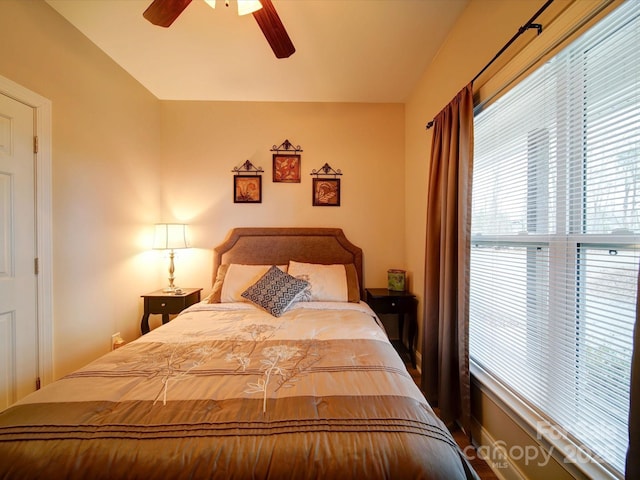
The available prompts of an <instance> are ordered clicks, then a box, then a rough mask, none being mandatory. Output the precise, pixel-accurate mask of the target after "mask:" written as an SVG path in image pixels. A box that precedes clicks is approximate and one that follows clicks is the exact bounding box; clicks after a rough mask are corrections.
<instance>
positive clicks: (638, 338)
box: [625, 271, 640, 480]
mask: <svg viewBox="0 0 640 480" xmlns="http://www.w3.org/2000/svg"><path fill="white" fill-rule="evenodd" d="M638 348H640V271H639V272H638V293H637V296H636V325H635V328H634V334H633V355H632V356H631V395H630V399H629V400H630V401H629V449H628V450H627V466H626V469H625V478H626V479H627V480H631V479H637V478H640V351H638Z"/></svg>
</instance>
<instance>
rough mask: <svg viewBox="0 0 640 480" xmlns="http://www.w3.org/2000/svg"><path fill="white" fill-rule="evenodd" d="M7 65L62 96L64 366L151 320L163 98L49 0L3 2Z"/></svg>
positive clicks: (58, 201) (0, 18) (57, 354)
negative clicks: (144, 303) (149, 249)
mask: <svg viewBox="0 0 640 480" xmlns="http://www.w3.org/2000/svg"><path fill="white" fill-rule="evenodd" d="M0 44H1V45H2V54H0V75H2V76H4V77H6V78H9V79H10V80H12V81H14V82H16V83H18V84H21V85H22V86H24V87H26V88H28V89H30V90H32V91H34V92H36V93H38V94H40V95H42V96H43V97H46V98H48V99H49V100H51V102H52V112H53V113H52V116H53V118H52V124H53V132H52V137H53V138H52V143H53V145H52V147H53V150H52V164H53V165H52V166H53V186H52V191H53V199H52V200H53V243H54V244H53V268H54V271H53V282H54V286H53V313H54V318H53V329H54V330H53V331H54V338H53V342H54V353H53V355H54V376H55V377H56V378H57V377H59V376H61V375H63V374H65V373H68V372H69V371H71V370H73V369H75V368H78V367H80V366H82V365H83V364H85V363H87V362H89V361H90V360H93V359H95V358H96V357H97V356H98V355H100V354H102V353H104V352H106V351H108V350H109V348H110V346H111V334H112V333H113V332H116V331H120V332H122V334H123V335H125V337H128V338H132V337H133V336H134V335H136V334H137V332H138V331H139V325H137V323H138V322H139V314H140V306H139V303H140V302H139V300H140V299H139V294H140V293H143V292H144V291H146V290H149V289H152V288H155V286H156V285H157V281H158V274H157V272H156V270H155V269H154V270H153V272H152V273H151V274H150V273H148V270H149V262H148V261H147V259H146V258H145V256H144V255H141V252H143V248H144V246H143V242H142V239H143V238H145V236H148V232H147V230H148V229H149V225H150V224H152V223H153V222H154V221H156V220H157V218H158V217H159V215H160V213H159V212H160V193H159V186H158V184H159V178H160V177H159V166H160V162H159V160H158V159H159V152H160V150H159V140H160V105H159V103H158V101H157V99H156V98H155V97H153V96H152V95H151V94H150V93H149V92H148V91H146V90H145V89H143V88H142V87H141V86H140V85H139V84H138V83H137V82H136V81H134V80H133V79H132V78H131V77H130V76H129V75H128V74H127V73H126V72H124V71H123V70H122V69H121V68H119V67H118V66H116V65H115V64H114V63H113V62H112V61H111V60H110V59H109V58H108V57H107V56H106V55H105V54H104V53H102V52H101V51H100V50H98V48H97V47H95V45H93V44H92V43H91V42H89V41H88V40H87V39H86V38H85V37H84V36H83V35H82V34H80V32H78V31H77V30H76V29H75V28H73V27H71V26H70V25H69V24H68V23H67V22H66V21H65V20H64V19H63V18H62V17H60V16H59V15H58V14H57V13H56V12H55V11H54V10H52V9H51V8H50V7H49V6H48V5H46V4H45V3H44V2H40V1H22V0H18V1H11V0H3V1H2V2H0Z"/></svg>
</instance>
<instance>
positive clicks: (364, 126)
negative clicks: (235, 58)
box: [162, 102, 404, 288]
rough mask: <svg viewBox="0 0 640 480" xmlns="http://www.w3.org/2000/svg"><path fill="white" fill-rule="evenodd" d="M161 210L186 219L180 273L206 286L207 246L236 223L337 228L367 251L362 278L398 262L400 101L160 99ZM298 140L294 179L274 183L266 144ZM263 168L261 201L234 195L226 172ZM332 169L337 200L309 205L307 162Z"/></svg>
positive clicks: (381, 282)
mask: <svg viewBox="0 0 640 480" xmlns="http://www.w3.org/2000/svg"><path fill="white" fill-rule="evenodd" d="M162 132H163V135H162V137H163V138H162V150H163V166H162V179H163V182H162V184H163V190H162V195H163V211H164V212H165V214H166V215H167V218H166V220H167V221H173V220H180V221H185V222H186V223H189V224H191V225H192V227H191V232H192V237H193V238H192V240H193V241H192V243H193V246H194V247H196V248H195V249H194V250H192V251H189V252H186V253H185V254H184V255H183V258H181V259H180V262H181V263H179V264H177V265H176V268H177V269H178V272H177V274H178V276H179V278H178V281H179V282H180V283H181V284H183V285H185V286H187V285H186V284H185V283H184V282H188V283H189V285H188V286H202V287H205V288H209V287H210V286H211V268H210V266H211V262H212V260H211V247H213V246H215V245H217V244H219V243H221V242H222V240H224V238H225V237H226V235H227V233H228V231H229V229H231V228H233V227H237V226H323V227H339V228H342V229H343V230H344V232H345V234H346V235H347V238H349V239H350V240H351V241H352V242H353V243H355V244H356V245H358V246H360V247H362V249H363V250H364V257H365V286H369V287H371V286H385V285H386V272H387V269H389V268H402V267H404V263H403V261H404V248H403V246H404V242H403V231H404V230H403V229H404V209H403V206H404V197H403V191H404V141H403V140H404V107H403V106H402V105H400V104H375V105H374V104H325V103H256V102H251V103H244V102H162ZM285 139H288V140H289V141H290V142H292V143H293V144H294V145H300V146H301V148H302V149H303V152H302V153H301V156H302V159H301V165H302V175H301V177H302V178H301V182H300V183H273V181H272V152H271V151H270V149H271V148H272V146H273V145H276V146H277V145H280V144H281V143H282V142H284V140H285ZM246 160H250V161H251V162H252V163H253V164H254V165H255V166H260V167H262V168H263V169H264V173H263V174H262V195H263V199H262V203H261V204H235V203H234V202H233V173H232V172H231V170H232V169H233V168H234V167H236V166H239V165H241V164H242V163H243V162H245V161H246ZM325 163H329V164H330V165H331V167H333V168H334V169H340V170H341V171H342V173H343V175H342V176H341V177H340V179H341V206H340V207H314V206H312V202H311V201H312V196H311V188H312V185H311V182H312V176H311V175H310V173H311V171H312V170H314V169H315V170H318V169H319V168H320V167H322V166H323V165H324V164H325Z"/></svg>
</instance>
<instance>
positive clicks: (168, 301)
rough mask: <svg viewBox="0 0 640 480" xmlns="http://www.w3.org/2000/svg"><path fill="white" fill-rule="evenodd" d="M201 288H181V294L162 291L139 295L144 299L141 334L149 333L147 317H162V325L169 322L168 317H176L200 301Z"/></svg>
mask: <svg viewBox="0 0 640 480" xmlns="http://www.w3.org/2000/svg"><path fill="white" fill-rule="evenodd" d="M201 291H202V289H201V288H183V289H182V293H178V294H176V293H171V292H165V291H163V290H156V291H155V292H151V293H147V294H146V295H141V297H142V298H144V314H143V315H142V321H141V322H140V330H141V331H142V334H143V335H144V334H145V333H149V315H151V314H158V315H162V323H163V324H165V323H167V322H169V315H177V314H178V313H180V312H181V311H182V310H184V309H185V308H187V307H190V306H191V305H193V304H194V303H198V302H199V301H200V292H201Z"/></svg>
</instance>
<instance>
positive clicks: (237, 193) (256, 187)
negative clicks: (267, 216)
mask: <svg viewBox="0 0 640 480" xmlns="http://www.w3.org/2000/svg"><path fill="white" fill-rule="evenodd" d="M233 203H262V175H234V176H233Z"/></svg>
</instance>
